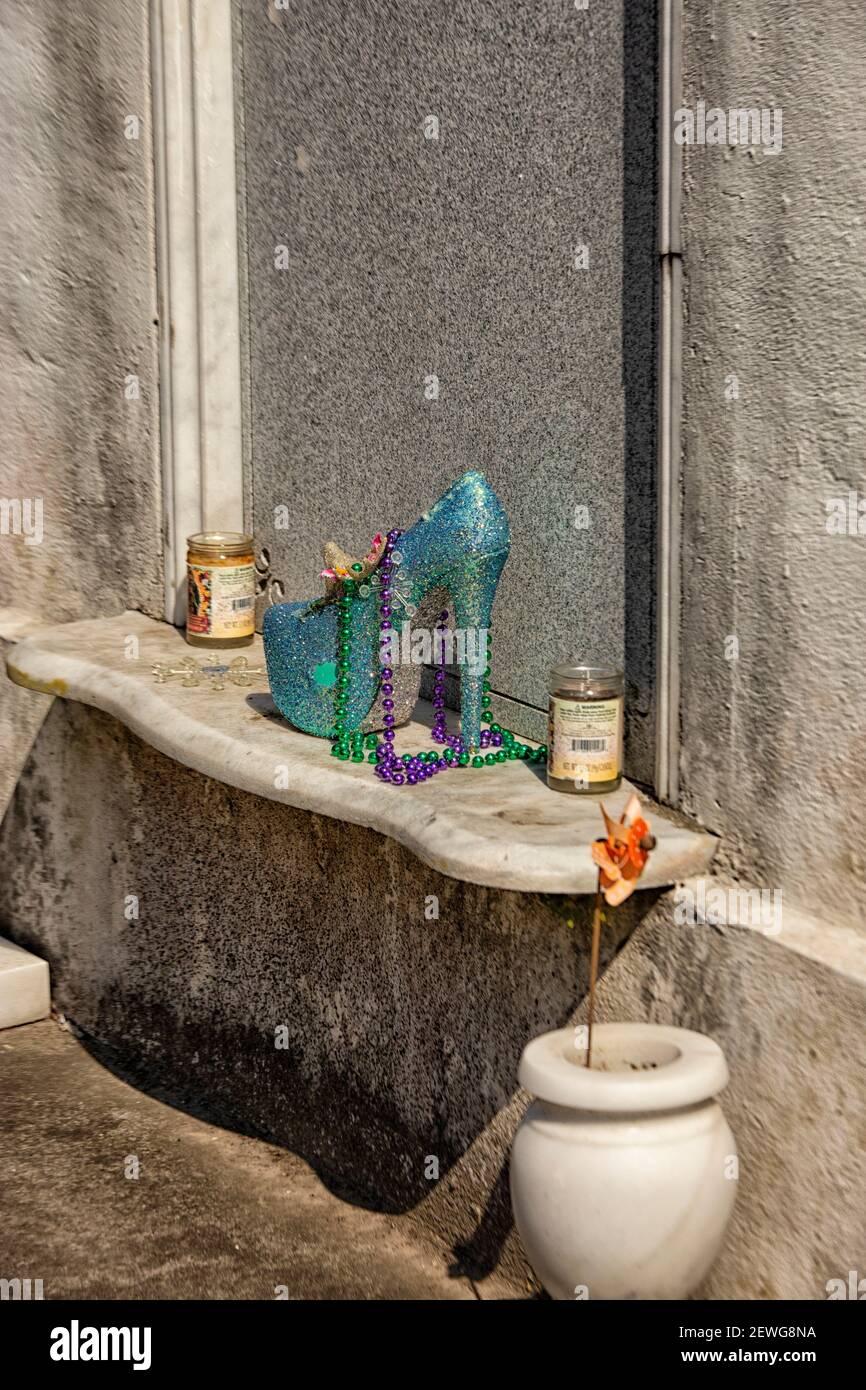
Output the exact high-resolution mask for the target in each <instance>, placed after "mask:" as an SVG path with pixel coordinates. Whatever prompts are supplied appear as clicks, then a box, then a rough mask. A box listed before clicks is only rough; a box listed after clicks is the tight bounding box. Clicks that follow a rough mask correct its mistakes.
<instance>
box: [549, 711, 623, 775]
mask: <svg viewBox="0 0 866 1390" xmlns="http://www.w3.org/2000/svg"><path fill="white" fill-rule="evenodd" d="M622 706H623V702H622V698H621V697H616V698H614V699H610V700H563V699H562V698H561V697H559V696H555V695H554V696H551V699H550V715H549V727H548V738H547V755H548V772H549V775H550V776H551V777H553V778H556V779H557V780H561V781H564V782H574V783H576V784H578V785H583V786H585V787H586V788H587V790H592V788H593V786H594V785H596V784H597V783H603V784H605V785H607V784H609V783H611V782H614V781H616V779H617V778H618V777H620V776H621V774H622Z"/></svg>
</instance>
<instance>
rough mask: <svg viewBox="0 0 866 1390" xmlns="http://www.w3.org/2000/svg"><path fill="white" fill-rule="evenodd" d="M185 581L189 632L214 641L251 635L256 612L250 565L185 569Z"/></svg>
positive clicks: (252, 574) (199, 566)
mask: <svg viewBox="0 0 866 1390" xmlns="http://www.w3.org/2000/svg"><path fill="white" fill-rule="evenodd" d="M187 577H188V585H189V614H188V617H187V631H188V632H190V633H192V634H194V635H195V636H199V637H204V636H207V637H213V638H214V639H215V640H219V639H220V638H232V637H247V636H251V635H252V633H253V631H254V629H255V610H256V574H255V567H254V566H253V565H252V564H244V565H188V566H187Z"/></svg>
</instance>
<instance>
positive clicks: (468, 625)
mask: <svg viewBox="0 0 866 1390" xmlns="http://www.w3.org/2000/svg"><path fill="white" fill-rule="evenodd" d="M507 559H508V551H507V550H500V551H497V552H496V553H495V554H493V555H477V556H471V557H467V558H466V560H465V561H464V562H463V564H462V565H461V567H460V570H459V571H458V573H456V574H454V575H452V576H451V577H450V580H449V581H448V585H447V587H448V590H449V592H450V594H451V599H452V602H453V605H454V625H455V627H456V628H458V629H460V630H461V631H462V632H463V633H464V634H465V637H464V643H465V654H466V664H465V665H463V666H462V667H461V669H460V734H461V737H462V739H463V744H464V747H465V748H466V749H467V751H471V752H475V751H476V750H477V749H478V748H479V747H480V744H481V719H482V716H483V714H484V709H485V705H484V699H485V694H484V680H485V678H486V677H485V672H486V671H487V670H488V669H489V668H488V662H487V634H488V633H489V631H490V625H491V614H492V612H493V600H494V598H495V597H496V586H497V584H498V583H499V576H500V575H501V573H502V567H503V565H504V564H505V561H506V560H507ZM472 653H474V656H475V660H474V661H472V660H471V659H470V655H471V654H472Z"/></svg>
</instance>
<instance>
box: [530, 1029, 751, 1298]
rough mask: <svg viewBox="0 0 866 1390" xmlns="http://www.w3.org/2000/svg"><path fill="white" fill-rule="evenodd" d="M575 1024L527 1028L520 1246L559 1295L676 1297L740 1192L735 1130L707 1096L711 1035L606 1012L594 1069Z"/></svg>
mask: <svg viewBox="0 0 866 1390" xmlns="http://www.w3.org/2000/svg"><path fill="white" fill-rule="evenodd" d="M576 1039H579V1034H578V1033H576V1031H575V1030H574V1029H573V1028H563V1029H559V1030H557V1031H556V1032H553V1033H543V1034H542V1035H541V1036H540V1037H537V1038H533V1040H532V1042H530V1043H529V1044H528V1046H527V1047H526V1048H525V1049H524V1052H523V1056H522V1058H521V1061H520V1070H519V1080H520V1084H521V1085H522V1086H523V1087H524V1088H525V1089H526V1090H527V1091H529V1092H530V1093H531V1094H532V1095H533V1097H534V1098H535V1099H534V1100H533V1103H532V1105H531V1106H530V1107H529V1109H528V1110H527V1112H526V1114H525V1116H524V1118H523V1120H522V1122H521V1124H520V1127H519V1129H518V1131H517V1134H516V1135H515V1138H514V1144H513V1146H512V1150H511V1202H512V1206H513V1208H514V1219H515V1222H516V1225H517V1229H518V1231H519V1232H520V1236H521V1239H522V1241H523V1245H524V1248H525V1250H526V1253H527V1255H528V1257H529V1260H530V1263H531V1264H532V1266H533V1268H534V1270H535V1272H536V1274H537V1275H538V1277H539V1279H540V1280H541V1282H542V1284H543V1285H544V1287H545V1289H546V1290H547V1292H548V1293H549V1294H550V1295H551V1297H552V1298H556V1299H590V1300H592V1299H677V1298H685V1297H686V1295H687V1294H689V1293H690V1292H691V1291H692V1290H693V1289H695V1288H696V1287H697V1285H698V1284H700V1282H701V1280H702V1279H703V1278H704V1276H705V1275H706V1274H707V1272H708V1270H709V1268H710V1266H711V1264H712V1263H713V1260H714V1259H715V1257H716V1254H717V1253H718V1250H719V1247H720V1245H721V1243H722V1239H723V1237H724V1233H725V1227H726V1226H727V1224H728V1219H729V1217H730V1215H731V1210H732V1208H733V1205H734V1199H735V1196H736V1190H737V1157H736V1152H737V1151H736V1144H735V1142H734V1136H733V1134H732V1133H731V1130H730V1128H729V1126H728V1123H727V1120H726V1119H725V1117H724V1115H723V1114H722V1109H721V1106H720V1105H719V1103H718V1101H717V1099H716V1097H717V1096H718V1094H719V1092H720V1091H722V1090H723V1089H724V1087H725V1086H726V1085H727V1082H728V1068H727V1064H726V1062H725V1058H724V1054H723V1052H722V1050H721V1048H720V1047H719V1046H718V1044H717V1043H715V1042H713V1041H712V1039H711V1038H706V1037H704V1036H703V1035H702V1034H701V1033H692V1032H689V1031H687V1030H686V1029H684V1028H666V1027H661V1026H657V1025H655V1024H648V1023H606V1024H598V1025H597V1026H596V1027H595V1028H594V1029H593V1047H592V1067H591V1068H587V1067H586V1065H585V1061H586V1053H585V1051H584V1050H582V1048H581V1049H579V1048H578V1046H576Z"/></svg>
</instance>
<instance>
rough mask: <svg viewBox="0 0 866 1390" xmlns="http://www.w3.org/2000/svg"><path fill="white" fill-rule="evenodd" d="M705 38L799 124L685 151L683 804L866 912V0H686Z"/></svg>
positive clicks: (720, 86) (734, 99)
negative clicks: (764, 146) (852, 521)
mask: <svg viewBox="0 0 866 1390" xmlns="http://www.w3.org/2000/svg"><path fill="white" fill-rule="evenodd" d="M684 54H685V94H684V100H685V102H686V104H687V105H688V106H690V107H692V108H694V107H695V105H696V103H697V101H698V99H699V98H704V99H705V100H706V102H707V105H708V106H714V105H717V106H719V107H723V108H725V109H727V108H729V107H731V106H733V107H752V106H754V107H758V108H762V107H767V108H776V107H780V108H781V109H782V115H783V121H782V137H783V139H782V150H781V152H780V153H779V154H777V155H770V154H766V153H764V152H761V151H756V150H754V149H748V148H725V147H723V146H709V145H707V146H698V145H694V146H692V147H690V148H686V150H685V189H684V204H683V234H684V258H685V296H686V299H685V322H684V352H683V358H684V360H683V371H684V408H685V418H684V429H683V467H684V477H683V495H684V526H683V553H684V579H685V582H684V596H683V632H682V637H683V641H682V653H683V670H682V691H683V703H682V722H683V728H682V732H683V756H682V786H683V805H684V809H686V810H688V811H691V812H693V813H694V814H696V815H697V816H698V817H699V818H700V820H701V821H702V822H703V823H704V824H705V825H707V826H708V827H709V828H711V829H712V830H715V831H717V832H719V833H720V834H721V835H722V837H723V846H722V856H723V860H724V858H725V857H726V858H727V859H728V862H729V863H730V864H731V865H732V866H733V867H734V868H735V869H736V870H738V871H740V872H741V873H743V874H744V875H745V876H746V877H750V878H751V879H752V880H753V881H756V882H758V883H760V884H762V885H766V886H768V887H778V888H781V889H783V891H784V893H785V894H786V896H787V897H788V898H789V899H790V900H791V901H798V902H801V903H802V904H803V905H804V906H806V907H807V908H809V909H810V910H811V911H813V912H816V913H818V914H821V915H826V916H830V917H835V916H838V917H840V918H841V919H845V920H848V921H850V922H852V923H857V924H859V926H860V927H861V928H862V927H864V926H866V903H864V897H863V884H864V878H866V860H864V855H863V851H862V848H861V846H860V843H859V838H858V835H857V831H856V826H857V825H858V824H859V822H860V820H861V814H862V794H863V781H864V774H866V751H864V750H866V695H864V644H863V637H862V634H863V631H864V628H866V534H863V535H860V536H856V535H848V534H845V535H829V534H828V533H827V529H826V523H827V503H828V501H829V500H830V499H833V498H842V499H845V500H846V502H847V498H848V493H849V490H855V491H858V496H859V499H860V500H861V501H862V500H863V499H864V498H866V466H864V460H866V409H864V383H866V338H864V333H863V324H864V321H866V219H864V215H863V210H864V207H866V167H864V163H863V158H862V138H861V127H862V97H863V73H864V71H866V24H864V19H863V7H862V4H860V3H859V0H835V3H834V4H832V5H829V6H828V5H824V4H821V3H819V2H818V0H806V2H805V3H799V4H783V5H780V4H779V3H777V0H748V3H746V2H745V0H730V3H726V4H724V5H710V4H709V3H707V0H685V23H684ZM732 377H736V379H737V384H738V391H739V397H738V399H726V385H728V386H729V387H731V386H733V385H734V383H732V382H731V378H732ZM864 511H866V507H864ZM862 525H863V528H864V531H866V516H864V517H863V519H862ZM734 641H735V642H736V643H737V644H738V651H737V650H736V649H735V648H734V646H733V642H734Z"/></svg>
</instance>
